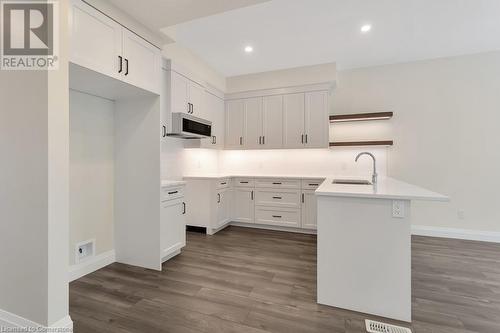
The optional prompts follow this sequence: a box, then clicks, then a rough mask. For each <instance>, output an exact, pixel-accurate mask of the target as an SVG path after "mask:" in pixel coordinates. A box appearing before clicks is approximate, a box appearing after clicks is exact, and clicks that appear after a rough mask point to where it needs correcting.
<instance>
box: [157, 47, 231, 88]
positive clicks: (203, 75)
mask: <svg viewBox="0 0 500 333" xmlns="http://www.w3.org/2000/svg"><path fill="white" fill-rule="evenodd" d="M162 53H163V56H164V57H166V58H167V59H171V60H172V61H173V62H174V63H176V64H179V65H181V66H182V67H183V68H185V69H187V70H188V71H190V72H191V73H195V74H196V75H197V77H199V78H200V79H202V80H204V81H205V82H207V83H208V84H210V85H211V86H213V87H214V88H217V89H218V90H220V91H223V92H224V91H226V78H225V77H224V76H223V75H221V74H219V73H218V72H217V71H215V70H214V69H213V68H211V67H210V66H209V65H207V64H206V63H205V62H204V61H203V60H202V59H201V58H199V57H198V56H196V55H195V54H193V53H192V52H191V51H190V50H188V49H187V48H185V47H183V46H182V45H181V44H179V43H171V44H166V45H164V46H163V52H162Z"/></svg>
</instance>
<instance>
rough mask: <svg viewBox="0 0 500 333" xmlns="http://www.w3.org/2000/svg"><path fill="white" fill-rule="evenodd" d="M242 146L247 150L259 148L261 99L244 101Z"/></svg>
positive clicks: (260, 142)
mask: <svg viewBox="0 0 500 333" xmlns="http://www.w3.org/2000/svg"><path fill="white" fill-rule="evenodd" d="M244 105H245V134H244V136H243V137H244V139H245V142H244V146H245V148H247V149H253V148H261V144H262V141H261V138H262V97H256V98H249V99H245V102H244Z"/></svg>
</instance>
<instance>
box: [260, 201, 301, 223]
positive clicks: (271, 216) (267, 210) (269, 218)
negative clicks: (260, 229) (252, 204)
mask: <svg viewBox="0 0 500 333" xmlns="http://www.w3.org/2000/svg"><path fill="white" fill-rule="evenodd" d="M255 222H256V223H258V224H268V225H277V226H282V227H293V228H298V227H300V209H295V208H276V207H267V206H257V207H256V208H255Z"/></svg>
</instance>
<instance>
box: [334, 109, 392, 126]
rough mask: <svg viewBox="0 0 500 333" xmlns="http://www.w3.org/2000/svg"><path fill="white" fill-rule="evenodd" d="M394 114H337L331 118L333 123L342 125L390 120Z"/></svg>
mask: <svg viewBox="0 0 500 333" xmlns="http://www.w3.org/2000/svg"><path fill="white" fill-rule="evenodd" d="M393 115H394V113H393V112H392V111H390V112H371V113H353V114H336V115H331V116H330V122H331V123H340V122H345V121H366V120H384V119H390V118H392V116H393Z"/></svg>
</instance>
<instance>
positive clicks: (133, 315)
mask: <svg viewBox="0 0 500 333" xmlns="http://www.w3.org/2000/svg"><path fill="white" fill-rule="evenodd" d="M412 250H413V255H412V257H413V262H412V280H413V323H412V325H411V328H412V329H413V332H417V333H430V332H433V333H441V332H443V333H451V332H453V333H474V332H477V333H489V332H491V333H498V332H500V245H499V244H489V243H480V242H471V241H460V240H448V239H439V238H429V237H413V240H412ZM346 255H348V254H346ZM332 283H333V282H332ZM389 301H390V300H389ZM70 315H71V317H72V319H73V321H74V332H75V333H91V332H99V333H106V332H109V333H135V332H141V333H143V332H144V333H146V332H147V333H155V332H159V333H160V332H172V333H188V332H189V333H197V332H214V333H215V332H217V333H218V332H221V333H225V332H242V333H246V332H251V333H264V332H279V333H295V332H301V333H302V332H304V333H308V332H314V333H321V332H329V333H332V332H339V333H357V332H365V329H364V319H365V318H373V319H380V318H376V317H373V316H367V315H363V314H360V313H355V312H351V311H347V310H342V309H337V308H332V307H328V306H322V305H318V304H316V237H315V236H312V235H301V234H293V233H285V232H277V231H267V230H258V229H247V228H239V227H229V228H226V229H225V230H223V231H221V232H219V233H218V234H216V235H215V236H206V235H203V234H198V233H191V232H190V233H188V242H187V246H186V248H185V249H184V250H183V252H182V254H181V255H179V256H177V257H175V258H174V259H172V260H170V261H168V262H166V263H165V264H164V265H163V271H162V272H156V271H151V270H146V269H142V268H137V267H132V266H127V265H123V264H117V263H115V264H112V265H109V266H108V267H105V268H103V269H101V270H99V271H97V272H94V273H92V274H90V275H87V276H85V277H83V278H81V279H79V280H77V281H74V282H72V283H71V284H70ZM386 321H387V320H386ZM388 322H391V323H394V322H393V321H388ZM399 324H401V323H399ZM403 325H404V326H409V325H407V324H403Z"/></svg>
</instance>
